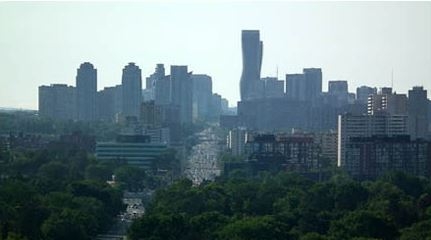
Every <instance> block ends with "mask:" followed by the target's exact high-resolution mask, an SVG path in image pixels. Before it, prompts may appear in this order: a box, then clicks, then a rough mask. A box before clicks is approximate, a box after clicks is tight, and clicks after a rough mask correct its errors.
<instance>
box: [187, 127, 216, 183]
mask: <svg viewBox="0 0 431 240" xmlns="http://www.w3.org/2000/svg"><path fill="white" fill-rule="evenodd" d="M196 136H197V137H198V142H199V143H198V144H197V145H195V146H193V148H192V151H191V154H190V156H189V158H188V162H187V165H186V169H185V170H184V175H185V176H186V177H187V178H189V179H191V180H192V181H193V184H194V185H199V184H201V183H202V182H203V181H205V180H210V181H212V180H214V179H215V177H217V176H220V168H219V166H218V162H217V158H218V155H219V153H220V146H219V142H220V139H219V137H217V136H216V134H215V133H214V130H213V128H212V127H210V128H207V129H205V130H203V131H202V132H199V133H197V134H196Z"/></svg>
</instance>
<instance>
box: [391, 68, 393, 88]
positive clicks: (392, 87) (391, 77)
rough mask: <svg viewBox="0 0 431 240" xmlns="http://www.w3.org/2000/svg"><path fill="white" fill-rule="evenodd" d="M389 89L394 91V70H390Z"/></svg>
mask: <svg viewBox="0 0 431 240" xmlns="http://www.w3.org/2000/svg"><path fill="white" fill-rule="evenodd" d="M391 75H392V76H391V88H392V91H394V68H392V74H391Z"/></svg>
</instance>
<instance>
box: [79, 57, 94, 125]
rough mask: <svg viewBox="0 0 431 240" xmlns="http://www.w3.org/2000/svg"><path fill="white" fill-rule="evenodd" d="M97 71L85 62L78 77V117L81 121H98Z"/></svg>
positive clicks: (80, 67)
mask: <svg viewBox="0 0 431 240" xmlns="http://www.w3.org/2000/svg"><path fill="white" fill-rule="evenodd" d="M96 94H97V69H95V68H94V66H93V64H91V63H89V62H85V63H83V64H81V66H79V68H78V72H77V75H76V103H77V107H76V115H77V116H76V117H77V119H78V120H80V121H94V120H96Z"/></svg>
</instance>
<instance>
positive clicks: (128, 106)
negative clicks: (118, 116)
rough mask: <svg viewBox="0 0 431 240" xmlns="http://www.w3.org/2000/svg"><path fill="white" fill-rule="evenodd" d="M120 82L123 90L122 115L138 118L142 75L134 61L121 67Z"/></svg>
mask: <svg viewBox="0 0 431 240" xmlns="http://www.w3.org/2000/svg"><path fill="white" fill-rule="evenodd" d="M121 84H122V91H123V101H122V102H123V103H122V106H123V107H122V114H123V116H124V117H127V116H133V117H136V118H139V113H140V109H141V102H142V77H141V69H140V68H139V67H138V66H136V65H135V63H129V64H128V65H127V66H125V67H124V68H123V77H122V81H121Z"/></svg>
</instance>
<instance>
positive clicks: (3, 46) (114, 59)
mask: <svg viewBox="0 0 431 240" xmlns="http://www.w3.org/2000/svg"><path fill="white" fill-rule="evenodd" d="M243 29H257V30H259V31H260V39H261V40H262V41H263V60H262V72H261V76H262V77H266V76H270V77H274V76H276V75H277V72H278V78H279V79H281V80H284V79H285V74H288V73H300V72H301V71H302V69H303V68H309V67H316V68H322V74H323V89H324V90H326V89H327V82H328V80H347V81H348V83H349V91H350V92H354V91H355V89H356V87H359V86H361V85H368V86H375V87H384V86H391V85H392V84H393V88H394V90H395V91H397V92H401V93H406V92H407V90H408V89H410V88H411V86H415V85H421V86H424V88H425V89H428V90H429V89H431V81H430V79H431V68H430V66H431V3H430V2H415V3H412V2H395V3H394V2H331V3H325V2H318V3H302V2H270V3H267V2H257V3H251V2H222V3H190V2H189V3H184V2H179V3H170V4H168V3H166V2H165V3H154V2H133V3H113V2H110V3H102V2H93V3H82V2H79V3H78V2H76V3H72V2H69V3H63V2H44V3H42V2H31V3H28V2H27V3H24V2H8V3H5V2H3V3H0V35H1V36H2V37H1V38H0V52H1V53H2V54H1V56H0V73H1V80H0V83H1V89H0V107H16V108H26V109H37V108H38V91H37V89H38V86H40V85H49V84H50V83H64V84H68V85H74V83H75V77H76V69H77V68H78V67H79V65H80V64H81V63H82V62H86V61H89V62H91V63H92V64H94V67H95V68H97V70H98V86H97V88H98V89H99V90H100V89H103V88H104V87H107V86H114V85H116V84H119V83H120V82H121V74H122V68H123V67H124V66H125V65H127V63H128V62H135V63H136V64H137V65H138V66H139V67H140V68H141V69H142V77H143V78H145V77H147V76H149V75H150V74H151V73H153V72H154V68H155V65H156V64H157V63H164V64H165V65H167V66H168V65H188V67H189V70H190V71H193V72H194V73H202V74H208V75H210V76H211V77H212V79H213V91H214V92H217V93H220V94H221V95H222V96H223V97H226V98H227V99H228V100H229V103H230V105H231V106H232V105H236V102H237V101H238V100H239V92H240V91H239V80H240V77H241V71H242V60H241V30H243ZM392 80H393V83H392ZM144 86H145V85H143V87H144ZM428 96H430V94H429V93H428Z"/></svg>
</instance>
